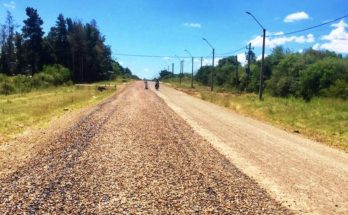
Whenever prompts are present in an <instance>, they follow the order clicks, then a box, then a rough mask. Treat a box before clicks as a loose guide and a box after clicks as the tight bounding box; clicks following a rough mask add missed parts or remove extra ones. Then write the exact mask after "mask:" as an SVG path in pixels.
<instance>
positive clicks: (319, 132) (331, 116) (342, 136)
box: [171, 83, 348, 151]
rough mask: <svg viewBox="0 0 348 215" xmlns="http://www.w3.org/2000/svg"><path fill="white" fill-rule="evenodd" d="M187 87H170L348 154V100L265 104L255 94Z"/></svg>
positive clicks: (269, 98)
mask: <svg viewBox="0 0 348 215" xmlns="http://www.w3.org/2000/svg"><path fill="white" fill-rule="evenodd" d="M187 84H188V83H183V84H182V85H181V86H180V84H178V83H171V85H172V86H173V87H174V88H176V89H178V90H181V91H183V92H186V93H188V94H190V95H193V96H195V97H198V98H201V99H203V100H206V101H209V102H212V103H215V104H218V105H220V106H224V107H226V108H229V109H231V110H233V111H236V112H238V113H241V114H243V115H246V116H250V117H252V118H256V119H259V120H262V121H266V122H270V123H272V124H275V125H276V126H278V127H281V128H284V129H286V130H288V131H290V132H294V133H300V134H303V135H305V136H308V137H310V138H312V139H315V140H317V141H320V142H323V143H325V144H327V145H330V146H334V147H337V148H340V149H343V150H345V151H348V101H347V100H342V99H335V98H313V99H312V100H311V101H309V102H306V101H304V100H303V99H298V98H294V97H289V98H277V97H272V96H270V95H266V96H265V99H264V101H259V99H258V97H257V95H255V94H240V93H231V92H228V91H226V90H225V89H221V88H220V89H216V91H214V92H210V90H209V88H207V87H205V86H199V85H197V84H196V85H195V88H194V89H192V88H190V87H187Z"/></svg>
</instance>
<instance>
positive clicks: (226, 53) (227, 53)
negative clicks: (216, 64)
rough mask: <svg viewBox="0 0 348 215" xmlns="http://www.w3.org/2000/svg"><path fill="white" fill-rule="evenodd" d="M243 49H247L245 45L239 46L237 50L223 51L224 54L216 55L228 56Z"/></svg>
mask: <svg viewBox="0 0 348 215" xmlns="http://www.w3.org/2000/svg"><path fill="white" fill-rule="evenodd" d="M243 49H245V46H243V47H241V48H239V49H236V50H234V51H230V52H225V53H222V54H217V55H216V56H218V57H228V55H229V54H234V53H236V52H238V51H241V50H243Z"/></svg>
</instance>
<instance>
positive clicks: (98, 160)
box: [0, 82, 291, 214]
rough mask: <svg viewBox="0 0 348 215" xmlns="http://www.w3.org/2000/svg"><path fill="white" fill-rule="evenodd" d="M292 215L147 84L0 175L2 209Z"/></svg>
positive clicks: (107, 104)
mask: <svg viewBox="0 0 348 215" xmlns="http://www.w3.org/2000/svg"><path fill="white" fill-rule="evenodd" d="M290 213H291V212H290V211H289V210H288V209H286V208H285V207H283V206H282V205H281V204H280V203H278V202H276V201H275V200H274V199H273V198H272V197H270V195H269V194H268V193H267V192H266V191H265V190H264V189H262V188H260V186H259V185H258V184H257V183H256V182H255V181H254V180H252V179H250V178H249V177H248V176H246V175H245V174H244V173H242V172H241V171H240V170H238V169H237V168H236V167H235V166H234V165H233V164H231V163H230V161H229V160H228V159H226V158H225V157H224V156H223V155H221V154H220V153H219V152H218V151H217V150H216V149H214V148H213V147H212V146H211V145H210V143H208V142H207V141H206V140H204V139H203V138H202V137H201V136H199V135H198V134H197V133H196V132H195V131H194V130H193V129H192V128H191V127H190V126H189V125H188V124H187V123H186V122H185V121H184V120H183V119H182V118H181V117H180V116H178V115H177V114H176V113H175V112H174V111H173V110H172V109H170V108H169V107H168V106H167V105H166V104H165V103H164V102H163V100H162V99H160V98H159V97H158V96H157V95H156V94H155V93H154V92H152V91H151V90H144V89H143V83H141V82H136V83H133V84H132V85H130V86H128V87H126V88H125V89H123V91H122V92H121V93H119V94H118V95H117V96H113V97H111V98H110V99H108V100H107V101H105V102H104V103H102V104H100V105H98V107H96V108H94V109H93V111H90V113H89V114H86V115H85V116H84V117H82V118H81V119H80V120H79V121H78V122H77V123H75V124H73V125H71V127H69V128H68V129H66V130H65V131H64V132H62V133H60V134H59V135H55V136H54V137H52V138H51V139H50V140H49V144H47V147H45V148H43V149H42V150H41V151H39V153H38V154H37V155H35V156H34V157H32V158H31V159H29V160H28V161H27V163H26V164H25V165H24V166H22V167H20V168H18V169H17V171H15V172H14V173H11V174H7V175H3V176H1V178H0V214H290Z"/></svg>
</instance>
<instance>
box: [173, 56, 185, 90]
mask: <svg viewBox="0 0 348 215" xmlns="http://www.w3.org/2000/svg"><path fill="white" fill-rule="evenodd" d="M175 57H176V58H178V59H179V62H180V73H179V80H180V84H181V74H182V73H183V70H184V61H183V60H181V59H180V58H179V57H178V56H177V55H175Z"/></svg>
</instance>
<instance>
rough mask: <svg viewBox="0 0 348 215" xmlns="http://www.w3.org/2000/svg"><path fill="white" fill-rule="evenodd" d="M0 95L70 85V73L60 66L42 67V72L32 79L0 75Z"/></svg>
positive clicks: (22, 76) (23, 76)
mask: <svg viewBox="0 0 348 215" xmlns="http://www.w3.org/2000/svg"><path fill="white" fill-rule="evenodd" d="M0 84H1V85H0V87H1V89H0V94H5V95H8V94H11V93H16V92H19V93H23V92H30V91H31V90H32V89H33V88H36V89H39V88H46V87H50V86H59V85H63V84H66V85H72V82H71V79H70V71H69V70H68V69H67V68H65V67H63V66H61V65H51V66H44V68H43V70H42V71H41V72H39V73H36V74H35V75H34V76H33V77H31V76H25V75H17V76H13V77H9V76H6V75H3V74H0Z"/></svg>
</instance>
